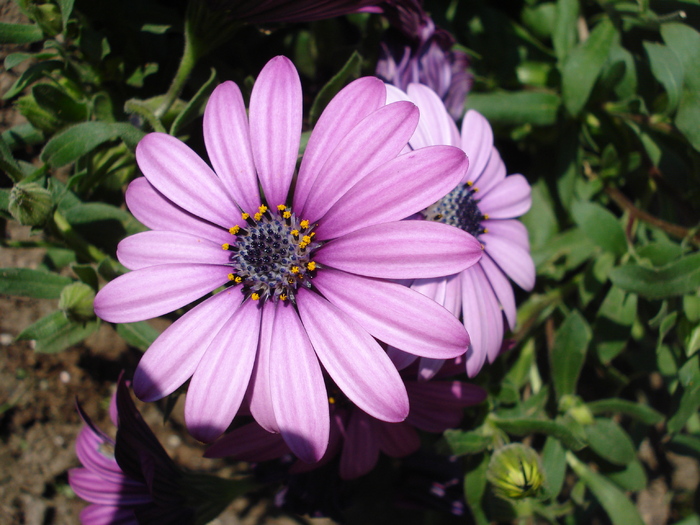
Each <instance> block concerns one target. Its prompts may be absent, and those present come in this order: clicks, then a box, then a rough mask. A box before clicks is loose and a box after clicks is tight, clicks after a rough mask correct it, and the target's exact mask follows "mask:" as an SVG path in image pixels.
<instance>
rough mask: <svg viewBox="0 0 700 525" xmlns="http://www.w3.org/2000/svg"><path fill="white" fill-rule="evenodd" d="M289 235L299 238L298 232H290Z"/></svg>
mask: <svg viewBox="0 0 700 525" xmlns="http://www.w3.org/2000/svg"><path fill="white" fill-rule="evenodd" d="M291 234H292V235H294V237H299V230H292V231H291Z"/></svg>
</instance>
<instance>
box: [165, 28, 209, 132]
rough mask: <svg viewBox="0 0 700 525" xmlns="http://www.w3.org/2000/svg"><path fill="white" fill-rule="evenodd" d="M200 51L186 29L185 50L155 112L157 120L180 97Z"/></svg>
mask: <svg viewBox="0 0 700 525" xmlns="http://www.w3.org/2000/svg"><path fill="white" fill-rule="evenodd" d="M200 49H201V46H199V45H196V44H195V43H194V42H193V36H192V34H191V32H190V31H189V28H186V29H185V49H184V51H183V52H182V59H181V60H180V65H179V67H178V68H177V72H176V73H175V78H173V82H172V84H170V88H168V92H167V93H166V94H165V98H164V99H163V102H162V103H161V104H160V106H159V107H158V109H156V110H155V116H156V117H157V118H159V119H161V118H163V115H165V114H166V113H167V112H168V110H169V109H170V108H171V107H172V105H173V104H174V103H175V101H176V100H177V98H178V97H179V96H180V93H182V89H183V88H184V87H185V83H186V82H187V79H188V78H190V74H191V73H192V70H193V69H194V66H195V65H196V64H197V61H198V60H199V58H200V55H201V52H200V51H199V50H200Z"/></svg>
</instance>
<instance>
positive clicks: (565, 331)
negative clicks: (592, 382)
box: [550, 310, 592, 398]
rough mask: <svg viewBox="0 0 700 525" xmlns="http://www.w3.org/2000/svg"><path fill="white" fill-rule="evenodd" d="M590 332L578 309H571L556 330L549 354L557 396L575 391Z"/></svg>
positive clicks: (590, 335)
mask: <svg viewBox="0 0 700 525" xmlns="http://www.w3.org/2000/svg"><path fill="white" fill-rule="evenodd" d="M591 337H592V333H591V329H590V327H589V326H588V323H587V322H586V320H585V319H584V318H583V316H582V315H581V314H580V313H579V312H578V310H573V311H572V312H571V313H570V314H569V315H568V316H567V318H566V320H565V321H564V322H563V323H562V325H561V326H560V327H559V330H557V333H556V337H555V338H554V346H553V348H552V353H551V355H550V364H551V367H552V380H553V381H554V389H555V390H556V393H557V397H559V398H560V397H562V396H565V395H567V394H574V393H575V392H576V382H577V381H578V376H579V374H580V373H581V367H582V366H583V362H584V361H585V359H586V351H587V349H588V343H589V342H590V341H591Z"/></svg>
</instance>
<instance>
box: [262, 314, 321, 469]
mask: <svg viewBox="0 0 700 525" xmlns="http://www.w3.org/2000/svg"><path fill="white" fill-rule="evenodd" d="M270 393H271V394H272V404H273V407H274V410H275V419H276V420H277V423H278V424H279V427H280V432H281V433H282V436H283V437H284V440H285V441H286V443H287V445H289V448H290V449H291V450H292V452H294V454H295V455H296V456H297V457H298V458H299V459H301V460H302V461H306V462H307V463H313V462H316V461H318V460H319V459H321V458H322V457H323V454H324V452H325V451H326V447H327V446H328V436H329V431H330V416H329V414H328V396H327V395H326V386H325V384H324V382H323V373H322V372H321V365H320V364H319V362H318V359H317V358H316V354H315V352H314V349H313V346H311V341H309V336H308V335H307V334H306V331H305V330H304V327H303V325H302V324H301V320H300V319H299V315H298V314H297V312H296V310H294V308H293V307H292V306H289V305H285V304H284V303H282V302H281V301H280V302H279V303H277V314H276V315H275V321H274V329H273V331H272V344H271V345H270Z"/></svg>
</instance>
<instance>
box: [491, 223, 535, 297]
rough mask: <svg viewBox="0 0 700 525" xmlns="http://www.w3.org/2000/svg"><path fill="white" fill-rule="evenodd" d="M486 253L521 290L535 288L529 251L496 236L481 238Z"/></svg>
mask: <svg viewBox="0 0 700 525" xmlns="http://www.w3.org/2000/svg"><path fill="white" fill-rule="evenodd" d="M483 241H484V244H485V246H486V253H488V254H489V256H491V258H492V259H493V261H494V262H495V263H496V264H497V265H498V266H500V268H501V270H503V271H504V272H505V273H506V275H507V276H508V277H510V278H511V279H513V281H515V284H517V285H518V286H520V287H521V288H522V289H523V290H528V291H529V290H532V288H533V287H534V286H535V263H534V262H533V261H532V257H531V256H530V251H529V250H526V249H523V248H522V247H521V246H518V245H516V244H514V243H512V242H510V241H509V240H508V239H504V238H503V237H499V236H498V235H489V236H488V237H486V236H484V237H483Z"/></svg>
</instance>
